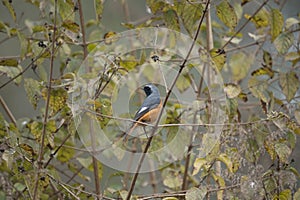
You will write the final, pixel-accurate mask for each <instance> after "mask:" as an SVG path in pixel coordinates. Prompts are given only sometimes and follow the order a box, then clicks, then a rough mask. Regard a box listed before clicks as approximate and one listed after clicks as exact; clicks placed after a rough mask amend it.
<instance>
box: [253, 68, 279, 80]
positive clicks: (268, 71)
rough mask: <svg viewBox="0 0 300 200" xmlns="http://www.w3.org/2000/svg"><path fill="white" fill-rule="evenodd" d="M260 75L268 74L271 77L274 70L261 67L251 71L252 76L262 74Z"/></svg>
mask: <svg viewBox="0 0 300 200" xmlns="http://www.w3.org/2000/svg"><path fill="white" fill-rule="evenodd" d="M260 75H268V76H269V77H270V78H273V77H274V71H273V70H272V69H271V68H269V67H261V68H259V69H257V70H254V71H253V72H252V73H251V76H260Z"/></svg>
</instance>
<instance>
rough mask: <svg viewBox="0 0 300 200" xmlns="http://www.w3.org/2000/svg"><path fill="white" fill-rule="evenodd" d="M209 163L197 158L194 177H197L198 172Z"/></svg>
mask: <svg viewBox="0 0 300 200" xmlns="http://www.w3.org/2000/svg"><path fill="white" fill-rule="evenodd" d="M206 163H207V161H206V160H205V159H204V158H196V160H195V162H194V171H193V173H192V175H193V176H194V175H196V174H198V172H199V171H200V169H201V168H202V167H203V166H204V165H205V164H206Z"/></svg>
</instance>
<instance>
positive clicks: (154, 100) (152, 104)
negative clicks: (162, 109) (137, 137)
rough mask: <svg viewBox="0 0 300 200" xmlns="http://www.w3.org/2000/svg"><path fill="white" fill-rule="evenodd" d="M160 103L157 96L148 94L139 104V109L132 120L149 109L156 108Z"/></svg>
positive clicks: (137, 118)
mask: <svg viewBox="0 0 300 200" xmlns="http://www.w3.org/2000/svg"><path fill="white" fill-rule="evenodd" d="M159 104H160V98H159V97H153V96H151V95H150V96H148V97H147V98H146V99H145V101H144V102H143V104H142V105H141V107H140V109H139V110H138V111H137V112H136V114H135V116H134V120H135V121H137V120H139V119H140V118H141V117H142V116H144V115H145V114H146V113H148V112H149V111H150V110H152V109H154V108H156V107H157V106H158V105H159Z"/></svg>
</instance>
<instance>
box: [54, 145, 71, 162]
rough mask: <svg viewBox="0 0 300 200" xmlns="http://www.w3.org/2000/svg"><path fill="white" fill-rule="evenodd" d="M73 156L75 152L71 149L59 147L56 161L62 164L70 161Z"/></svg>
mask: <svg viewBox="0 0 300 200" xmlns="http://www.w3.org/2000/svg"><path fill="white" fill-rule="evenodd" d="M65 145H67V146H73V143H71V142H68V141H67V142H66V143H65ZM74 155H75V150H74V149H72V148H66V147H61V148H60V149H59V151H58V152H57V156H56V158H57V160H59V161H60V162H62V163H65V162H68V161H70V160H71V159H72V158H73V157H74Z"/></svg>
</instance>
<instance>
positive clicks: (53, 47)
mask: <svg viewBox="0 0 300 200" xmlns="http://www.w3.org/2000/svg"><path fill="white" fill-rule="evenodd" d="M56 23H57V0H55V2H54V25H53V35H52V43H51V57H50V72H49V79H48V90H47V99H46V106H45V115H44V119H43V129H42V135H41V143H40V146H39V153H38V159H37V162H38V172H37V174H36V177H35V185H34V193H33V199H34V200H35V199H37V198H38V197H37V193H38V185H39V175H40V170H41V169H42V168H43V163H42V160H43V154H44V141H45V136H46V126H47V122H48V114H49V105H50V96H51V86H52V76H53V67H54V54H55V41H56V40H55V39H56V28H57V27H56Z"/></svg>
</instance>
